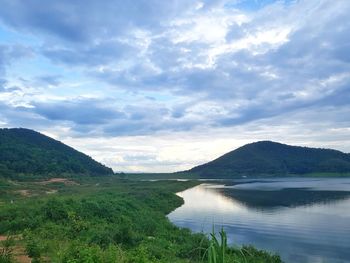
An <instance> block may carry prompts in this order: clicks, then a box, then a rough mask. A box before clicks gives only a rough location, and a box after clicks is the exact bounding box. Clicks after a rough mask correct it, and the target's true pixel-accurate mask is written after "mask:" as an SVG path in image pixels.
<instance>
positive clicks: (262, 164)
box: [190, 141, 350, 178]
mask: <svg viewBox="0 0 350 263" xmlns="http://www.w3.org/2000/svg"><path fill="white" fill-rule="evenodd" d="M190 172H194V173H197V174H199V175H200V176H201V177H206V178H209V177H213V178H215V177H216V178H218V177H234V176H264V175H272V176H273V175H305V174H310V173H349V172H350V154H346V153H343V152H340V151H336V150H331V149H319V148H308V147H299V146H290V145H286V144H281V143H277V142H271V141H260V142H256V143H251V144H247V145H244V146H242V147H240V148H238V149H236V150H234V151H232V152H229V153H227V154H225V155H223V156H221V157H219V158H217V159H215V160H214V161H211V162H208V163H206V164H203V165H199V166H197V167H194V168H192V169H191V170H190Z"/></svg>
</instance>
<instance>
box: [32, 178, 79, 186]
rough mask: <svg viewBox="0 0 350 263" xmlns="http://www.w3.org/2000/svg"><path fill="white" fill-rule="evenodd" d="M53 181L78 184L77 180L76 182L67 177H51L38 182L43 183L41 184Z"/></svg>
mask: <svg viewBox="0 0 350 263" xmlns="http://www.w3.org/2000/svg"><path fill="white" fill-rule="evenodd" d="M52 183H64V184H65V185H78V183H77V182H74V181H72V180H69V179H67V178H51V179H50V180H46V181H41V182H38V184H41V185H47V184H52Z"/></svg>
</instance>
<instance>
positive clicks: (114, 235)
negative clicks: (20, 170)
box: [0, 177, 281, 263]
mask: <svg viewBox="0 0 350 263" xmlns="http://www.w3.org/2000/svg"><path fill="white" fill-rule="evenodd" d="M196 184H198V182H195V181H186V182H176V181H157V182H145V181H142V182H141V181H131V180H122V179H119V178H118V177H103V178H93V177H88V178H71V179H62V178H56V179H51V180H42V181H36V182H17V181H8V180H0V190H1V194H0V243H1V248H0V262H1V263H4V262H62V263H63V262H69V263H79V262H82V263H83V262H91V263H92V262H107V263H108V262H121V263H123V262H130V263H131V262H135V263H147V262H208V261H210V260H213V257H212V253H213V251H212V249H211V254H210V255H208V251H209V248H210V247H211V244H212V243H211V242H212V240H211V239H210V238H208V237H207V236H206V235H204V234H194V233H191V232H190V230H188V229H180V228H178V227H176V226H174V225H173V224H171V223H170V222H169V220H168V219H167V218H166V214H168V213H169V212H170V211H172V210H173V209H175V208H176V207H178V206H180V205H181V204H182V203H183V200H182V199H181V198H180V197H178V196H176V195H175V194H174V193H176V192H178V191H181V190H184V189H186V188H189V187H192V186H194V185H196ZM221 252H223V253H224V254H225V257H224V261H216V262H218V263H219V262H261V263H262V262H281V261H280V259H279V257H278V256H272V255H270V254H268V253H266V252H263V251H258V250H256V249H254V248H252V247H245V248H240V249H238V248H229V247H228V248H227V247H226V246H225V249H224V251H221ZM211 262H213V261H211Z"/></svg>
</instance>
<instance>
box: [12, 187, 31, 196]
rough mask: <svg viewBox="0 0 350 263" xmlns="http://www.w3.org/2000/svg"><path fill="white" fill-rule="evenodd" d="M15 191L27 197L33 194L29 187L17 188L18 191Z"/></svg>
mask: <svg viewBox="0 0 350 263" xmlns="http://www.w3.org/2000/svg"><path fill="white" fill-rule="evenodd" d="M15 192H16V193H19V194H20V195H21V196H25V197H29V196H31V193H30V191H29V190H27V189H23V190H17V191H15Z"/></svg>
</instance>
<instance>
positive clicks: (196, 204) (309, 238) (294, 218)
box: [169, 180, 350, 263]
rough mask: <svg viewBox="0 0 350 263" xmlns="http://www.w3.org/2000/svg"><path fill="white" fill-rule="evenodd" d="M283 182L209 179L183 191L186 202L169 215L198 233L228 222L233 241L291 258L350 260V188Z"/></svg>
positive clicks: (300, 260) (308, 260)
mask: <svg viewBox="0 0 350 263" xmlns="http://www.w3.org/2000/svg"><path fill="white" fill-rule="evenodd" d="M349 182H350V180H348V181H347V182H346V183H347V184H346V185H347V186H348V190H350V185H349V184H348V183H349ZM264 183H266V184H271V183H272V184H274V183H277V182H276V181H274V182H271V181H269V182H264ZM332 183H334V182H333V181H332ZM338 183H339V182H338ZM343 183H344V182H341V183H340V184H341V185H340V186H341V187H343V186H344V184H343ZM244 184H249V182H245V183H244ZM259 184H261V183H259ZM278 184H280V186H282V187H279V188H275V190H271V188H269V190H267V188H268V186H266V185H265V186H264V187H263V188H264V189H261V185H259V186H257V185H255V186H252V185H250V186H249V187H248V186H243V184H241V185H240V184H239V185H236V184H233V185H234V186H233V187H232V186H229V187H224V186H223V185H208V184H204V185H201V186H198V187H195V188H192V189H189V190H186V191H184V192H181V193H179V195H180V196H182V197H183V198H184V200H185V204H184V205H183V206H181V207H180V208H178V209H176V210H175V211H174V212H172V213H171V214H170V215H169V219H170V220H171V221H172V222H174V223H175V224H176V225H178V226H181V227H188V228H190V229H192V230H193V231H198V232H199V231H204V232H210V231H211V229H212V225H213V224H214V225H216V226H218V229H219V227H220V226H224V227H225V229H226V231H227V232H228V238H229V242H230V243H235V244H253V245H254V246H257V247H259V248H262V249H267V250H270V251H275V252H277V253H279V254H280V255H281V256H282V258H283V259H284V260H285V261H286V262H300V263H303V262H349V261H350V223H349V222H350V212H349V211H350V191H344V189H342V191H335V190H333V189H334V188H333V189H332V187H330V188H331V189H332V190H329V189H327V187H326V185H327V184H329V185H333V186H334V185H335V184H330V181H328V182H324V184H325V185H323V186H322V187H324V188H322V189H323V190H319V189H317V190H315V189H312V190H310V189H309V188H300V182H298V184H296V186H295V188H293V187H292V188H290V185H288V183H286V184H285V185H283V183H281V181H278ZM308 184H309V182H307V183H306V184H305V186H306V187H309V186H308ZM318 184H319V185H321V183H320V182H319V183H318ZM235 186H236V187H235ZM237 186H239V187H237ZM284 186H286V187H287V188H284ZM340 186H339V187H340ZM297 187H298V188H297ZM245 189H249V190H245Z"/></svg>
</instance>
